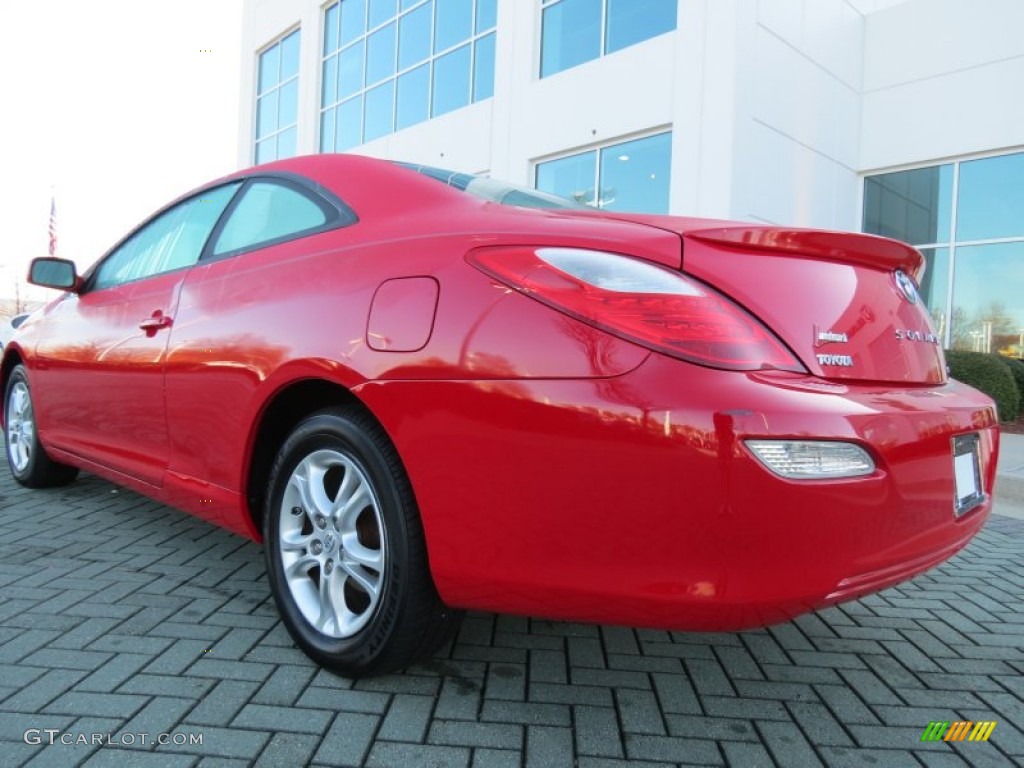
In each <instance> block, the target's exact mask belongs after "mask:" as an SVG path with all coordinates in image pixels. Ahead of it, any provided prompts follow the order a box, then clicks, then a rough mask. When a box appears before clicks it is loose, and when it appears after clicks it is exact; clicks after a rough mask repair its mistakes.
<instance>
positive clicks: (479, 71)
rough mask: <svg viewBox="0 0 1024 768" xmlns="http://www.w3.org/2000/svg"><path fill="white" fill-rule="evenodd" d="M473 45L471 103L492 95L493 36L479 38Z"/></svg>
mask: <svg viewBox="0 0 1024 768" xmlns="http://www.w3.org/2000/svg"><path fill="white" fill-rule="evenodd" d="M474 45H475V46H476V55H475V56H474V57H473V101H480V100H482V99H489V98H491V96H493V95H494V34H493V33H492V34H490V35H487V37H481V38H480V39H479V40H477V41H476V43H474Z"/></svg>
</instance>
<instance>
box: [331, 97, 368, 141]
mask: <svg viewBox="0 0 1024 768" xmlns="http://www.w3.org/2000/svg"><path fill="white" fill-rule="evenodd" d="M337 122H338V125H337V132H338V133H337V140H336V144H335V151H337V152H344V151H345V150H346V149H352V147H357V146H359V145H360V144H362V143H363V97H362V96H356V97H355V98H354V99H349V100H348V101H346V102H344V103H343V104H341V105H339V106H338V121H337Z"/></svg>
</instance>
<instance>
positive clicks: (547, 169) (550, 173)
mask: <svg viewBox="0 0 1024 768" xmlns="http://www.w3.org/2000/svg"><path fill="white" fill-rule="evenodd" d="M596 163H597V152H594V151H591V152H581V153H580V154H578V155H572V156H570V157H563V158H561V159H560V160H551V161H550V162H547V163H541V164H540V165H538V166H537V189H539V190H541V191H543V192H550V193H551V194H553V195H558V196H559V197H564V198H566V199H567V200H574V201H576V202H577V203H585V204H586V205H594V204H595V200H596V195H595V194H594V180H595V178H596V176H597V168H596V167H595V165H596Z"/></svg>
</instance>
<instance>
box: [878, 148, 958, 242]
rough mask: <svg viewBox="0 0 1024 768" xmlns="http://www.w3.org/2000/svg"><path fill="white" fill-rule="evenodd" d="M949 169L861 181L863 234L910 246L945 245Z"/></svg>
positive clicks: (949, 205)
mask: <svg viewBox="0 0 1024 768" xmlns="http://www.w3.org/2000/svg"><path fill="white" fill-rule="evenodd" d="M952 206H953V166H952V165H937V166H934V167H932V168H918V169H916V170H913V171H899V172H898V173H885V174H881V175H879V176H871V177H869V178H867V179H865V180H864V231H865V232H870V233H871V234H874V235H883V236H885V237H894V238H896V239H897V240H902V241H904V242H906V243H910V244H912V245H927V244H928V243H946V242H949V234H950V232H949V225H950V217H951V215H952Z"/></svg>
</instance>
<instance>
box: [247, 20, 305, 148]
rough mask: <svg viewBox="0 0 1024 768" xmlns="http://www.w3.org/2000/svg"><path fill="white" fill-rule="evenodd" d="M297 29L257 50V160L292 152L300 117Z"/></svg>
mask: <svg viewBox="0 0 1024 768" xmlns="http://www.w3.org/2000/svg"><path fill="white" fill-rule="evenodd" d="M298 116H299V30H295V31H294V32H292V33H291V34H290V35H287V36H286V37H283V38H281V39H280V40H278V41H277V42H276V43H274V44H273V45H272V46H270V47H269V48H267V49H266V50H265V51H263V52H262V53H261V54H260V58H259V74H258V83H257V86H256V162H257V163H269V162H270V161H271V160H280V159H281V158H283V157H291V156H292V155H294V154H295V137H296V134H297V123H298V119H299V117H298Z"/></svg>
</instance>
